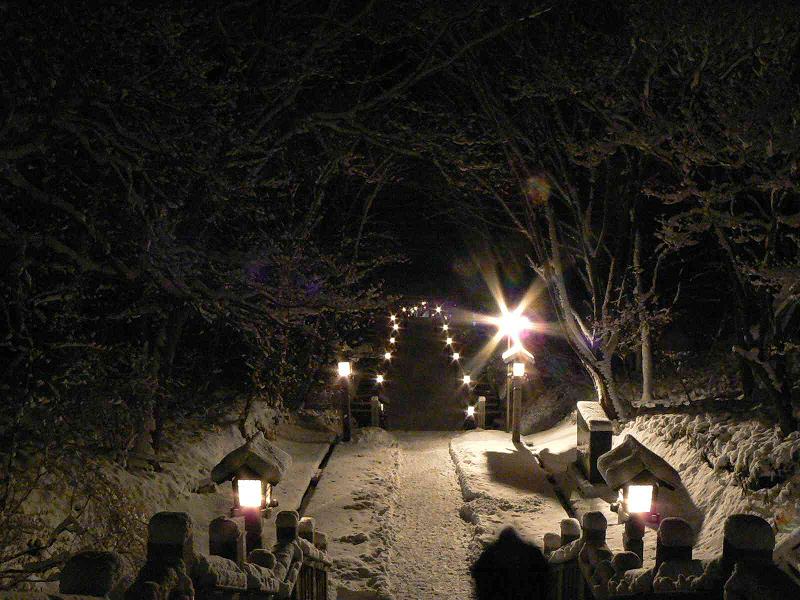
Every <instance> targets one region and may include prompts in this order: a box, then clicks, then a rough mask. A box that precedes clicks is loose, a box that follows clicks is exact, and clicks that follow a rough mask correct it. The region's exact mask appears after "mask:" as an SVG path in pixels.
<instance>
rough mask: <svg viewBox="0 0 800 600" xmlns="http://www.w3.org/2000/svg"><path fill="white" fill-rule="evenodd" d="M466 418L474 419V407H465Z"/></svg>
mask: <svg viewBox="0 0 800 600" xmlns="http://www.w3.org/2000/svg"><path fill="white" fill-rule="evenodd" d="M467 416H468V417H474V416H475V407H474V406H468V407H467Z"/></svg>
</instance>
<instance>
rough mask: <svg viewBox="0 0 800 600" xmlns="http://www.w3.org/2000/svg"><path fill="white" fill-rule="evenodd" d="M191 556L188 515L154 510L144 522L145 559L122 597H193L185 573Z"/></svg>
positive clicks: (192, 553)
mask: <svg viewBox="0 0 800 600" xmlns="http://www.w3.org/2000/svg"><path fill="white" fill-rule="evenodd" d="M194 557H195V554H194V539H193V534H192V520H191V518H190V517H189V515H188V514H186V513H179V512H160V513H156V514H155V515H153V518H151V519H150V524H149V525H148V539H147V561H146V562H145V564H144V566H142V568H141V569H139V574H138V575H137V577H136V580H135V581H134V582H133V584H132V585H131V587H129V588H128V590H127V591H126V592H125V600H141V599H143V598H193V597H194V587H193V585H192V580H191V578H190V577H189V573H191V570H192V566H193V564H194V560H195V558H194Z"/></svg>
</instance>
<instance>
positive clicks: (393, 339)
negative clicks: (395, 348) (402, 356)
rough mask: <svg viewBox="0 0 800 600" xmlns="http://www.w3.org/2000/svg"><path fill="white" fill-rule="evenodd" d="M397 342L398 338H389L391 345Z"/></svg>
mask: <svg viewBox="0 0 800 600" xmlns="http://www.w3.org/2000/svg"><path fill="white" fill-rule="evenodd" d="M396 341H397V338H396V337H394V336H392V337H390V338H389V343H390V344H394V343H395V342H396Z"/></svg>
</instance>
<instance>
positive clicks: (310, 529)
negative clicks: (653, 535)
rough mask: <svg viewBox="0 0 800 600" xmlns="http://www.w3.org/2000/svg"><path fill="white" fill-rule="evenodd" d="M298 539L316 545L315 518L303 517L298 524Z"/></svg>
mask: <svg viewBox="0 0 800 600" xmlns="http://www.w3.org/2000/svg"><path fill="white" fill-rule="evenodd" d="M297 535H298V537H301V538H303V539H304V540H308V541H309V542H311V543H312V544H313V543H314V517H303V518H301V519H300V522H299V523H298V524H297Z"/></svg>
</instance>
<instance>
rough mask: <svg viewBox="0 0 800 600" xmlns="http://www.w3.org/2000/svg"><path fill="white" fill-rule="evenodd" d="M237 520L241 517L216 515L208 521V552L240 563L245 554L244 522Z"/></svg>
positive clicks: (243, 560) (242, 562)
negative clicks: (231, 517)
mask: <svg viewBox="0 0 800 600" xmlns="http://www.w3.org/2000/svg"><path fill="white" fill-rule="evenodd" d="M237 521H241V518H239V519H229V518H228V517H217V518H216V519H214V520H213V521H211V523H209V525H208V552H209V554H212V555H214V556H221V557H222V558H227V559H228V560H232V561H233V562H235V563H236V564H238V565H242V564H244V562H245V557H246V556H247V551H246V545H245V535H244V527H243V525H244V523H239V522H237Z"/></svg>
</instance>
